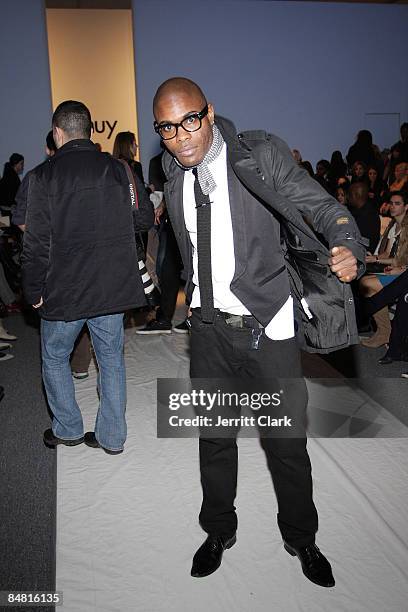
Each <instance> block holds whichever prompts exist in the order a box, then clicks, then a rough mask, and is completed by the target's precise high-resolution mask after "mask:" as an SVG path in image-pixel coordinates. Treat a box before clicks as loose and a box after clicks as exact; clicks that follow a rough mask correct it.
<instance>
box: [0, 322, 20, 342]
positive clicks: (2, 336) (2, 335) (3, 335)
mask: <svg viewBox="0 0 408 612" xmlns="http://www.w3.org/2000/svg"><path fill="white" fill-rule="evenodd" d="M0 340H17V336H13V334H9V332H8V331H7V330H5V329H4V327H2V326H1V325H0Z"/></svg>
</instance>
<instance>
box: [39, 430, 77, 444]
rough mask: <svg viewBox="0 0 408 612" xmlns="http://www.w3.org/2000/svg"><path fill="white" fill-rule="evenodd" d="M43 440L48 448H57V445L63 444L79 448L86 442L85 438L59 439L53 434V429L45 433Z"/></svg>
mask: <svg viewBox="0 0 408 612" xmlns="http://www.w3.org/2000/svg"><path fill="white" fill-rule="evenodd" d="M43 440H44V444H45V446H48V448H55V447H56V446H57V444H63V445H64V446H77V445H78V444H82V442H83V441H84V437H83V436H82V437H81V438H75V440H64V439H63V438H57V436H54V434H53V433H52V429H46V430H45V431H44V435H43Z"/></svg>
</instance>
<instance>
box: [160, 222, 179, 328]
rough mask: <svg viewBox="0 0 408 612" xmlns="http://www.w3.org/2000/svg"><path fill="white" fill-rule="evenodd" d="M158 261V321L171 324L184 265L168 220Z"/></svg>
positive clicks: (161, 239) (162, 235) (161, 237)
mask: <svg viewBox="0 0 408 612" xmlns="http://www.w3.org/2000/svg"><path fill="white" fill-rule="evenodd" d="M158 259H159V260H160V266H159V267H158V270H157V275H158V277H159V283H160V305H159V308H158V309H157V313H156V319H157V320H158V321H163V322H164V323H168V324H171V320H172V318H173V314H174V309H175V308H176V303H177V295H178V291H179V288H180V273H181V269H182V266H183V264H182V261H181V255H180V251H179V248H178V246H177V241H176V237H175V235H174V231H173V228H172V226H171V223H170V221H169V220H168V219H166V220H165V221H164V225H163V227H162V228H161V229H160V244H159V254H158Z"/></svg>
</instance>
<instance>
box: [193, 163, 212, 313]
mask: <svg viewBox="0 0 408 612" xmlns="http://www.w3.org/2000/svg"><path fill="white" fill-rule="evenodd" d="M193 174H194V177H195V181H194V196H195V201H196V209H197V255H198V286H199V288H200V302H201V318H202V320H203V321H204V322H205V323H213V322H214V316H215V312H214V296H213V287H212V274H211V202H210V198H209V196H208V195H204V193H203V191H202V189H201V186H200V183H199V182H198V176H197V169H196V168H194V170H193Z"/></svg>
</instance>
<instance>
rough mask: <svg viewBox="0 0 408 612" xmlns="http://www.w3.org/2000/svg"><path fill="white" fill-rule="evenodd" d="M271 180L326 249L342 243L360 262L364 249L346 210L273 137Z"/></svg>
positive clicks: (360, 271)
mask: <svg viewBox="0 0 408 612" xmlns="http://www.w3.org/2000/svg"><path fill="white" fill-rule="evenodd" d="M270 139H271V140H270V144H271V158H272V171H273V180H274V183H275V187H276V190H277V191H278V192H279V193H280V194H281V195H283V196H284V197H286V198H287V199H288V200H289V201H290V202H291V203H292V204H294V205H295V206H296V208H297V209H298V210H299V212H300V213H301V214H302V215H303V216H304V217H305V218H306V220H307V221H308V222H309V223H310V224H311V225H312V227H313V229H314V230H315V231H316V232H318V233H320V234H322V235H323V236H324V238H325V239H326V241H327V242H328V244H329V248H333V247H335V246H345V247H347V248H348V249H350V251H351V252H352V253H353V255H354V256H355V257H356V259H357V260H358V262H360V264H362V267H361V266H360V268H361V270H359V273H362V272H363V269H364V262H365V248H364V246H363V243H362V242H361V240H362V239H361V235H360V232H359V230H358V227H357V225H356V222H355V221H354V219H353V217H352V215H351V214H350V213H349V211H348V209H347V208H345V207H344V206H342V205H341V204H339V202H337V200H336V199H335V198H333V197H332V196H331V195H330V194H328V193H327V192H326V191H325V190H324V189H323V187H321V185H319V183H318V182H317V181H315V180H314V179H313V178H312V177H311V176H309V174H308V173H307V172H306V170H304V169H303V168H301V167H300V166H299V165H298V164H297V163H296V162H295V160H294V159H293V157H292V154H291V152H290V150H289V147H288V146H287V144H286V143H285V142H284V141H283V140H281V139H280V138H278V137H277V136H271V137H270Z"/></svg>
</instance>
